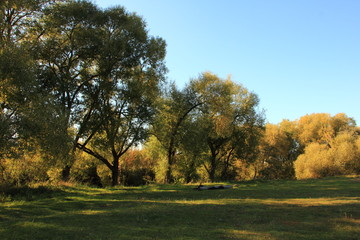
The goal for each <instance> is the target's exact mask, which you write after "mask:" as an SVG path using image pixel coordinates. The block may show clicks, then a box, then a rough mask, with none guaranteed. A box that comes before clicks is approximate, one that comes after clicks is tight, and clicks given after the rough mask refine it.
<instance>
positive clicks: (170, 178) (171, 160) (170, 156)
mask: <svg viewBox="0 0 360 240" xmlns="http://www.w3.org/2000/svg"><path fill="white" fill-rule="evenodd" d="M174 157H175V151H174V150H173V149H172V148H170V149H169V152H168V167H167V170H166V176H165V183H174V177H173V175H172V165H173V163H174Z"/></svg>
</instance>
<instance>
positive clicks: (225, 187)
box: [194, 184, 233, 191]
mask: <svg viewBox="0 0 360 240" xmlns="http://www.w3.org/2000/svg"><path fill="white" fill-rule="evenodd" d="M232 187H233V186H232V185H215V186H204V185H201V184H200V185H199V186H197V187H196V188H194V190H198V191H201V190H217V189H231V188H232Z"/></svg>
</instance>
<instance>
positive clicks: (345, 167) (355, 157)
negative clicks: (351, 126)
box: [295, 132, 360, 179]
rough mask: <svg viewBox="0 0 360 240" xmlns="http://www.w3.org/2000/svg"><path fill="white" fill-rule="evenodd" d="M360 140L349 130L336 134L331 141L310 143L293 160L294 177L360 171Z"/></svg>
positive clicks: (322, 175) (300, 177)
mask: <svg viewBox="0 0 360 240" xmlns="http://www.w3.org/2000/svg"><path fill="white" fill-rule="evenodd" d="M359 146H360V140H359V138H358V137H357V136H356V135H354V134H351V133H350V132H344V133H341V134H339V135H338V136H336V137H335V138H334V140H333V142H332V143H331V145H328V144H320V143H311V144H309V145H308V146H307V147H306V148H305V153H304V154H302V155H300V156H299V157H298V159H297V160H296V161H295V173H296V178H298V179H304V178H321V177H326V176H335V175H345V174H359V173H360V171H359V170H360V163H359V160H360V148H359Z"/></svg>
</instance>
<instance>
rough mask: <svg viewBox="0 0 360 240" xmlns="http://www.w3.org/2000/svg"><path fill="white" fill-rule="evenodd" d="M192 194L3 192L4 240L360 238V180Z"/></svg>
mask: <svg viewBox="0 0 360 240" xmlns="http://www.w3.org/2000/svg"><path fill="white" fill-rule="evenodd" d="M193 187H194V186H192V185H151V186H144V187H133V188H127V187H122V188H120V187H119V188H108V189H98V188H90V187H84V186H80V187H58V188H53V187H49V188H46V189H40V190H39V189H37V190H36V189H25V190H22V192H21V191H20V193H18V195H16V194H14V193H9V194H12V195H11V196H5V194H3V195H2V197H1V193H0V239H279V240H280V239H281V240H283V239H292V240H293V239H296V240H301V239H314V240H319V239H334V240H335V239H336V240H340V239H354V240H355V239H360V180H359V178H355V177H337V178H326V179H321V180H306V181H265V182H240V183H236V184H235V187H234V189H230V190H207V191H194V190H192V188H193ZM1 199H2V202H1Z"/></svg>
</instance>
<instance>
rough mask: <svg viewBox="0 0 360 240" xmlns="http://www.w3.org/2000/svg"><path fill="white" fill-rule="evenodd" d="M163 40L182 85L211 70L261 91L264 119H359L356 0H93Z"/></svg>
mask: <svg viewBox="0 0 360 240" xmlns="http://www.w3.org/2000/svg"><path fill="white" fill-rule="evenodd" d="M92 1H93V2H94V3H95V4H97V5H98V6H100V7H103V8H107V7H111V6H116V5H121V6H124V7H125V8H126V9H127V10H128V11H130V12H136V13H137V14H138V15H140V16H142V17H143V18H144V19H145V21H146V22H147V26H148V29H149V32H150V34H151V35H154V36H160V37H162V38H164V39H165V40H166V42H167V57H166V63H167V67H168V69H169V73H168V78H169V79H170V80H172V81H175V82H176V83H177V85H178V86H179V87H180V88H181V87H183V86H184V85H185V84H186V83H187V82H188V81H189V79H190V78H194V77H197V76H198V75H199V74H200V73H201V72H204V71H211V72H213V73H215V74H217V75H218V76H219V77H222V78H226V77H227V76H228V75H229V74H230V75H232V79H233V80H234V81H235V82H237V83H240V84H242V85H243V86H245V87H246V88H248V89H249V90H251V91H253V92H254V93H256V94H257V95H258V96H259V97H260V100H261V102H260V108H261V109H265V111H266V118H267V121H268V122H270V123H279V122H280V121H281V120H282V119H289V120H295V119H298V118H300V117H301V116H303V115H306V114H311V113H320V112H326V113H330V114H332V115H334V114H336V113H340V112H344V113H346V114H347V115H348V116H349V117H353V118H354V119H355V120H356V121H357V125H360V107H359V104H360V0H92Z"/></svg>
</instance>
